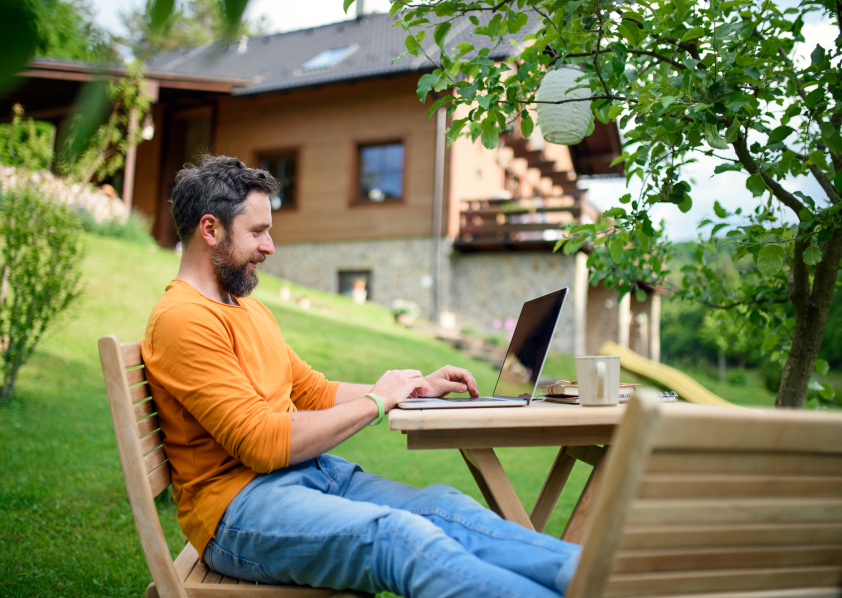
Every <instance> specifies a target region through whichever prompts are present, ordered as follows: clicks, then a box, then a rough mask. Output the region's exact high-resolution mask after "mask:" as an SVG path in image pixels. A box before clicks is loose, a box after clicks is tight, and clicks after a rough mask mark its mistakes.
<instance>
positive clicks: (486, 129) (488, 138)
mask: <svg viewBox="0 0 842 598" xmlns="http://www.w3.org/2000/svg"><path fill="white" fill-rule="evenodd" d="M480 130H481V131H482V145H483V146H484V147H485V149H494V148H495V147H497V142H498V140H499V137H500V131H498V130H497V116H496V115H492V114H491V113H489V114H488V115H487V116H486V117H485V120H483V121H482V124H481V125H480Z"/></svg>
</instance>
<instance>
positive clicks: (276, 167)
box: [257, 152, 298, 210]
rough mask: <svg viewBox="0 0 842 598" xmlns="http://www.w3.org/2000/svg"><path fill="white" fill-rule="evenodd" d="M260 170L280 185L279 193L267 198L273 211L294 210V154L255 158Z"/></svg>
mask: <svg viewBox="0 0 842 598" xmlns="http://www.w3.org/2000/svg"><path fill="white" fill-rule="evenodd" d="M257 161H258V163H259V164H260V168H262V169H263V170H266V171H268V172H269V174H271V175H272V176H273V177H275V178H276V179H278V182H279V183H280V184H281V191H280V193H278V194H277V195H274V196H272V197H270V198H269V201H271V202H272V209H273V210H280V209H282V208H294V207H295V206H296V203H297V202H296V195H297V192H298V181H297V173H296V170H297V169H296V166H297V163H298V160H297V159H296V155H295V152H286V153H278V154H271V155H263V156H259V157H258V158H257Z"/></svg>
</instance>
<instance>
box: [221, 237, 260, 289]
mask: <svg viewBox="0 0 842 598" xmlns="http://www.w3.org/2000/svg"><path fill="white" fill-rule="evenodd" d="M234 249H235V248H234V243H232V242H231V240H230V238H226V239H224V240H223V241H222V242H221V243H220V244H219V245H217V246H216V247H214V248H213V253H212V254H211V257H212V258H213V266H214V270H216V277H217V279H218V280H219V284H221V285H222V288H223V289H224V290H225V292H226V293H228V294H229V295H231V296H232V297H248V296H249V295H250V294H251V292H252V291H253V290H254V287H256V286H257V283H258V282H260V281H259V279H258V278H257V271H254V272H250V271H249V262H255V263H257V264H259V263H261V262H263V261H264V260H265V259H266V256H265V255H264V254H262V253H257V254H255V255H253V256H251V257H250V258H249V259H247V260H245V261H244V262H238V261H237V258H236V256H235V254H234Z"/></svg>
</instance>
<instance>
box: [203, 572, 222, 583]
mask: <svg viewBox="0 0 842 598" xmlns="http://www.w3.org/2000/svg"><path fill="white" fill-rule="evenodd" d="M220 581H222V573H217V572H216V571H214V570H213V569H209V570H208V574H207V575H206V576H205V579H203V580H202V583H203V584H218V583H219V582H220Z"/></svg>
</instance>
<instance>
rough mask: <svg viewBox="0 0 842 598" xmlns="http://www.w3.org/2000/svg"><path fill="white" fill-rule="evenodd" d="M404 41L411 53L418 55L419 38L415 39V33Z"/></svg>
mask: <svg viewBox="0 0 842 598" xmlns="http://www.w3.org/2000/svg"><path fill="white" fill-rule="evenodd" d="M403 43H404V45H405V46H406V49H407V51H408V52H409V53H410V54H412V55H413V56H418V50H419V46H418V40H417V39H415V36H414V35H408V36H407V38H406V39H405V40H404V42H403Z"/></svg>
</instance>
